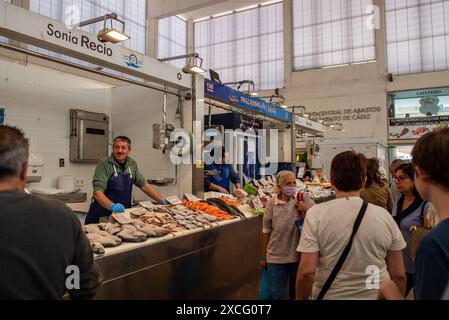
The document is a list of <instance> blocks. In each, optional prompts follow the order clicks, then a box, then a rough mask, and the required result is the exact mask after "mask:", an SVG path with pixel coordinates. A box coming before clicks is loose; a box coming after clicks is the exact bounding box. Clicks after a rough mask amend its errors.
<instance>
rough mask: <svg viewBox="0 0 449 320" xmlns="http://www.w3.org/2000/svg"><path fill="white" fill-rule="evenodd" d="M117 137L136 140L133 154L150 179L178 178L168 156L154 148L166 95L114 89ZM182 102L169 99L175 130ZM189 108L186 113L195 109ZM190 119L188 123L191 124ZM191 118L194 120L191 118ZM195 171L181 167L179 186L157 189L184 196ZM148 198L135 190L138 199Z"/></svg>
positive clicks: (169, 110) (130, 87)
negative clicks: (156, 128)
mask: <svg viewBox="0 0 449 320" xmlns="http://www.w3.org/2000/svg"><path fill="white" fill-rule="evenodd" d="M112 101H113V102H112V123H113V136H118V135H125V136H128V137H129V138H130V139H131V140H132V148H133V151H132V154H131V157H133V158H134V159H135V160H136V161H137V163H138V166H139V169H140V171H141V172H142V174H143V175H144V176H145V177H146V178H147V179H154V178H174V177H175V166H174V165H173V164H172V163H171V162H170V158H169V156H168V154H166V155H163V154H162V151H161V150H155V149H153V127H152V126H153V124H154V123H161V122H162V116H163V112H162V105H163V93H162V92H158V91H155V90H151V89H148V88H144V87H138V86H129V87H120V88H113V89H112ZM177 104H178V99H177V97H176V96H173V95H168V96H167V121H168V122H169V123H170V124H172V125H174V126H175V127H179V126H180V120H179V119H176V118H175V113H176V109H177ZM187 109H189V108H185V110H184V111H185V114H186V115H187V113H188V112H191V110H190V109H189V110H187ZM187 119H188V118H187V117H186V122H187ZM190 119H191V117H190ZM191 177H192V170H191V166H190V165H181V166H179V170H178V184H177V185H176V186H166V187H157V189H158V190H159V191H160V192H161V193H162V194H163V195H164V196H173V195H176V196H179V197H180V196H182V194H183V193H185V192H191V189H192V178H191ZM145 198H146V196H145V195H144V194H143V192H141V191H140V190H138V189H135V190H134V199H135V200H142V199H145Z"/></svg>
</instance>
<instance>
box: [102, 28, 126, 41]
mask: <svg viewBox="0 0 449 320" xmlns="http://www.w3.org/2000/svg"><path fill="white" fill-rule="evenodd" d="M98 39H100V40H102V41H104V42H110V43H119V42H123V41H126V40H129V39H131V37H130V36H128V35H127V34H126V33H124V32H122V31H119V30H115V29H109V28H106V29H103V30H100V32H98Z"/></svg>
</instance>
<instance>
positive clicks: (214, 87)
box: [204, 79, 292, 122]
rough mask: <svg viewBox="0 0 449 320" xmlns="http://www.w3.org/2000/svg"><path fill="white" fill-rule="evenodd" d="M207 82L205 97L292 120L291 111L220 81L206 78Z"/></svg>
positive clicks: (273, 116)
mask: <svg viewBox="0 0 449 320" xmlns="http://www.w3.org/2000/svg"><path fill="white" fill-rule="evenodd" d="M204 82H205V89H206V90H205V97H206V98H209V99H213V100H217V101H221V102H223V103H228V104H230V105H233V106H238V107H242V108H244V109H246V110H251V111H255V112H257V113H259V114H261V115H265V116H267V117H271V118H274V119H278V120H281V121H286V122H291V121H292V114H291V112H289V111H287V110H285V109H283V108H280V107H278V106H275V105H273V104H271V103H268V102H266V101H264V100H262V99H259V98H254V97H250V96H247V95H245V94H244V93H243V92H240V91H237V90H234V89H232V88H229V87H228V86H225V85H222V84H220V83H217V82H214V81H211V80H209V79H204Z"/></svg>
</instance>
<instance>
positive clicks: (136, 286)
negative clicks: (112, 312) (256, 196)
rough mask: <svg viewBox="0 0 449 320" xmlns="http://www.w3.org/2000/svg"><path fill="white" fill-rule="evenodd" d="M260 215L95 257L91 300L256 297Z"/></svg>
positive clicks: (259, 250)
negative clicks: (95, 288) (97, 273)
mask: <svg viewBox="0 0 449 320" xmlns="http://www.w3.org/2000/svg"><path fill="white" fill-rule="evenodd" d="M261 231H262V219H261V218H259V217H254V218H250V219H246V220H241V221H236V222H233V223H229V224H226V225H222V226H219V227H215V228H212V229H207V230H203V231H200V232H193V233H188V234H185V235H183V236H179V237H170V236H168V238H165V237H164V239H155V240H149V242H148V243H142V244H138V245H137V244H125V245H124V246H127V247H122V248H120V246H119V247H117V248H114V250H113V251H110V250H108V251H107V252H106V255H105V256H100V257H97V258H96V262H97V263H98V265H99V267H100V269H101V271H102V273H103V276H104V283H103V285H102V287H101V289H100V290H99V292H98V294H97V297H96V298H97V299H257V297H258V285H259V281H260V276H259V261H260V252H261Z"/></svg>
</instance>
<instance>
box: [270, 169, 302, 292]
mask: <svg viewBox="0 0 449 320" xmlns="http://www.w3.org/2000/svg"><path fill="white" fill-rule="evenodd" d="M295 193H296V177H295V174H294V173H293V172H290V171H282V172H280V173H279V174H278V176H277V196H276V197H275V198H273V199H271V200H270V201H268V203H267V207H266V211H265V215H264V217H263V235H262V238H263V245H262V247H263V248H262V261H261V264H262V267H266V268H267V277H268V298H269V299H270V300H280V299H286V298H287V295H286V288H287V285H289V294H288V298H289V299H294V298H295V282H296V271H297V269H298V261H299V254H298V252H296V247H297V246H298V242H299V233H298V229H297V227H296V225H295V222H296V221H297V220H299V219H300V216H299V211H298V207H297V206H298V204H297V201H296V199H295V198H294V195H295Z"/></svg>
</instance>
